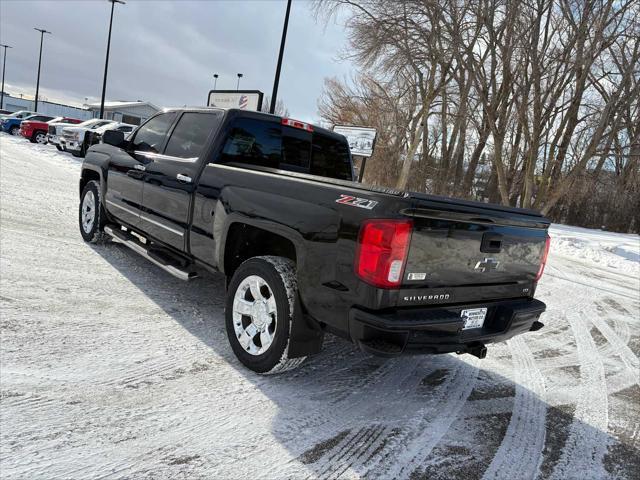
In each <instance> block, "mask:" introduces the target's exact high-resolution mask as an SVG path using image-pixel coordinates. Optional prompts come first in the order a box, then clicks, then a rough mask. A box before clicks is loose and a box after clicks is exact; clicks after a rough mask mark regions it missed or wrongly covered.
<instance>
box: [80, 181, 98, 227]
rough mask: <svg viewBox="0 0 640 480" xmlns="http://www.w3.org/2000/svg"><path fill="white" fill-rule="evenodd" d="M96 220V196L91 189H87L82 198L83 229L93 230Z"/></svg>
mask: <svg viewBox="0 0 640 480" xmlns="http://www.w3.org/2000/svg"><path fill="white" fill-rule="evenodd" d="M95 220H96V197H95V195H94V194H93V192H92V191H91V190H89V191H87V193H86V195H85V196H84V198H83V199H82V229H83V230H84V232H85V233H89V232H91V229H92V228H93V223H94V222H95Z"/></svg>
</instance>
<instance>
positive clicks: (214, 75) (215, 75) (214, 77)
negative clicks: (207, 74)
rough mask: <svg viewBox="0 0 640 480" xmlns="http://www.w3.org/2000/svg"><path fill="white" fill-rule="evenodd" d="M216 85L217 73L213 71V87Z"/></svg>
mask: <svg viewBox="0 0 640 480" xmlns="http://www.w3.org/2000/svg"><path fill="white" fill-rule="evenodd" d="M217 85H218V74H217V73H214V74H213V89H214V90H215V89H216V86H217Z"/></svg>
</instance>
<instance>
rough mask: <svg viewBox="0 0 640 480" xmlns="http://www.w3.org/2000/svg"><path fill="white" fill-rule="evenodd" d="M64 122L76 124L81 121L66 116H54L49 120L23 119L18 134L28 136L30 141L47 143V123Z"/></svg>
mask: <svg viewBox="0 0 640 480" xmlns="http://www.w3.org/2000/svg"><path fill="white" fill-rule="evenodd" d="M54 122H55V123H58V122H64V123H67V124H76V123H80V122H82V120H78V119H77V118H68V117H55V118H52V119H51V120H49V121H42V120H37V119H35V118H34V119H31V118H29V119H27V120H23V121H22V123H21V124H20V135H22V136H23V137H25V138H28V139H29V140H30V141H31V143H47V134H48V132H49V125H50V124H51V123H54Z"/></svg>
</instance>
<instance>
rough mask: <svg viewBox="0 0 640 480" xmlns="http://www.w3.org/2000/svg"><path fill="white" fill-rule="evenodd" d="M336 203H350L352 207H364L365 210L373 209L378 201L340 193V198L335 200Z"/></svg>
mask: <svg viewBox="0 0 640 480" xmlns="http://www.w3.org/2000/svg"><path fill="white" fill-rule="evenodd" d="M336 203H342V204H343V205H351V206H352V207H360V208H366V209H367V210H373V207H375V206H376V205H377V204H378V202H376V201H375V200H368V199H366V198H358V197H354V196H352V195H340V198H338V199H337V200H336Z"/></svg>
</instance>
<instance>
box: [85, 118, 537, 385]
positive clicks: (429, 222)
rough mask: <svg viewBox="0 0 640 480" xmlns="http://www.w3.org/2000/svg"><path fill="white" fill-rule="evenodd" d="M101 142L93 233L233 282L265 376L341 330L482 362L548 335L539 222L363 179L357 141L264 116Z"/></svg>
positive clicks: (253, 357) (95, 164)
mask: <svg viewBox="0 0 640 480" xmlns="http://www.w3.org/2000/svg"><path fill="white" fill-rule="evenodd" d="M103 140H104V143H102V144H99V145H94V146H92V147H91V148H90V149H89V151H88V153H87V155H86V158H85V160H84V163H83V165H82V174H81V179H80V215H79V216H80V232H81V234H82V236H83V238H84V239H85V240H86V241H88V242H96V241H99V240H101V239H104V238H110V239H112V240H114V241H118V242H121V243H123V244H124V245H126V246H128V247H129V248H131V249H133V250H134V251H136V252H137V253H139V254H141V255H143V256H144V257H146V258H147V259H149V260H150V261H152V262H153V263H155V264H156V265H158V266H160V267H162V268H163V269H165V270H166V271H168V272H169V273H171V274H173V275H175V276H177V277H179V278H182V279H184V280H189V279H192V278H195V277H197V275H198V272H199V271H200V272H201V271H203V269H206V270H211V271H218V272H221V273H223V274H224V275H225V276H226V278H227V301H226V313H225V315H226V329H227V334H228V337H229V341H230V343H231V347H232V348H233V351H234V352H235V354H236V355H237V357H238V359H239V360H240V361H241V362H242V363H243V364H244V365H246V366H247V367H248V368H250V369H252V370H254V371H256V372H260V373H274V372H278V371H283V370H287V369H289V368H293V367H295V366H297V365H299V364H300V363H301V362H302V361H303V360H304V359H305V358H306V357H307V356H308V355H311V354H314V353H317V352H318V351H319V350H320V349H321V347H322V342H323V338H324V334H325V333H327V332H328V333H332V334H335V335H339V336H341V337H344V338H346V339H349V340H351V341H353V342H354V343H356V344H357V345H358V346H359V347H360V348H362V349H364V350H366V351H368V352H371V353H374V354H378V355H386V356H392V355H398V354H402V353H447V352H457V353H470V354H473V355H475V356H477V357H480V358H482V357H484V356H485V354H486V347H485V344H487V343H490V342H496V341H503V340H506V339H508V338H510V337H512V336H514V335H517V334H520V333H523V332H528V331H534V330H538V329H539V328H541V327H542V326H543V325H542V323H540V322H539V321H538V319H539V317H540V314H541V313H542V312H543V311H544V310H545V305H544V303H542V302H540V301H538V300H535V299H534V298H533V296H534V292H535V289H536V284H537V282H538V280H539V279H540V276H541V275H542V271H543V269H544V265H545V261H546V257H547V252H548V249H549V237H548V235H547V229H548V226H549V221H548V220H547V219H545V218H543V217H542V216H541V215H540V214H538V213H536V212H533V211H530V210H522V209H517V208H509V207H503V206H498V205H491V204H483V203H478V202H471V201H463V200H455V199H451V198H443V197H436V196H431V195H425V194H417V193H408V192H401V191H395V190H391V189H384V188H376V187H371V186H366V185H362V184H360V183H356V182H354V181H353V179H354V174H353V168H352V161H351V155H350V152H349V146H348V144H347V141H346V139H345V138H344V137H343V136H341V135H338V134H335V133H333V132H331V131H328V130H325V129H322V128H318V127H316V126H312V125H309V124H306V123H303V122H299V121H297V120H292V119H288V118H280V117H278V116H273V115H268V114H263V113H257V112H247V111H241V110H222V109H215V108H185V109H173V110H165V111H163V112H161V113H159V114H157V115H155V116H154V117H152V118H151V119H149V120H148V121H147V122H146V123H144V124H143V125H142V126H140V127H139V128H138V129H137V130H136V131H135V132H134V133H133V134H132V135H131V136H130V138H129V139H128V140H125V139H124V136H123V134H122V133H121V132H118V131H108V132H106V133H105V135H104V139H103Z"/></svg>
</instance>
